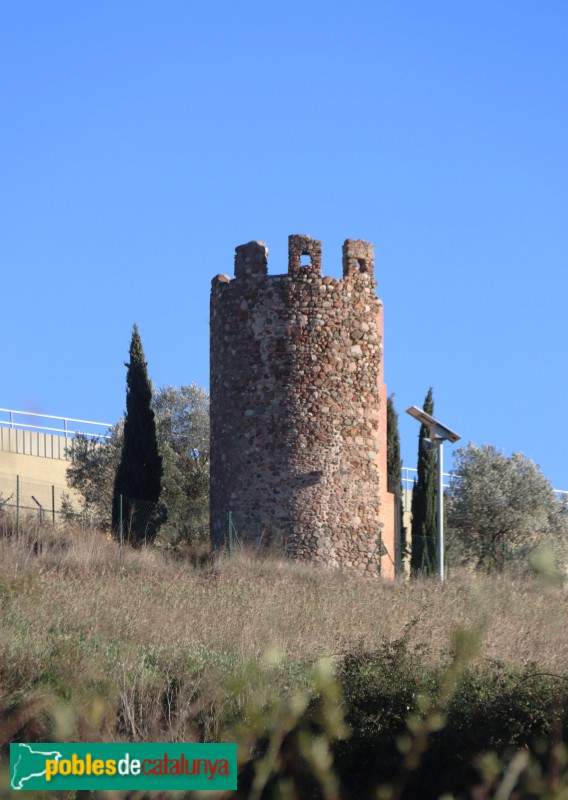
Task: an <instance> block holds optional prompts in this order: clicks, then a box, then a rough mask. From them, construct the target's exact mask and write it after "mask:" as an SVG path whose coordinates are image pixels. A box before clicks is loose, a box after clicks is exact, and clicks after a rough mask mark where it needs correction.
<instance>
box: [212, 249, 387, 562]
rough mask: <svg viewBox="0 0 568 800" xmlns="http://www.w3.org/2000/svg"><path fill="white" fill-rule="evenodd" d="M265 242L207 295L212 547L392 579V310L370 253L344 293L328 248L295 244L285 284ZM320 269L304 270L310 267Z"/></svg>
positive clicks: (355, 253)
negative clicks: (261, 548)
mask: <svg viewBox="0 0 568 800" xmlns="http://www.w3.org/2000/svg"><path fill="white" fill-rule="evenodd" d="M267 254H268V249H267V247H266V246H265V245H264V244H263V243H262V242H250V243H249V244H246V245H241V246H240V247H237V248H236V257H235V279H234V280H231V281H227V279H226V276H221V275H219V276H217V277H216V278H215V279H214V280H213V282H212V290H211V534H212V538H213V542H214V544H215V546H217V547H219V546H222V545H223V543H224V541H225V539H226V535H227V523H228V514H229V512H232V517H233V521H234V525H235V528H236V532H237V534H238V537H239V539H240V540H241V541H243V542H255V543H258V542H263V543H266V544H269V543H271V542H274V541H277V542H279V543H280V544H281V545H282V546H283V547H284V549H285V551H286V552H287V554H288V555H290V556H291V557H294V558H302V559H309V560H312V561H316V562H321V563H324V564H328V565H330V566H335V567H341V566H344V567H348V568H351V569H355V570H357V571H359V572H368V573H371V574H382V575H384V576H392V574H393V564H392V559H394V499H393V495H391V494H389V493H388V492H387V474H386V387H385V384H384V380H383V363H382V362H383V358H382V336H383V310H382V304H381V302H380V301H379V300H378V298H377V296H376V293H375V286H376V282H375V279H374V248H373V245H372V244H369V243H368V242H363V241H359V240H352V239H348V240H347V241H346V242H345V244H344V246H343V279H342V280H338V279H335V278H330V277H322V275H321V243H320V242H318V241H316V240H314V239H311V238H310V237H309V236H290V237H289V266H288V274H287V275H268V274H267V261H268V259H267ZM306 255H307V256H309V257H310V258H311V263H310V264H308V265H306V266H302V263H301V258H302V256H306Z"/></svg>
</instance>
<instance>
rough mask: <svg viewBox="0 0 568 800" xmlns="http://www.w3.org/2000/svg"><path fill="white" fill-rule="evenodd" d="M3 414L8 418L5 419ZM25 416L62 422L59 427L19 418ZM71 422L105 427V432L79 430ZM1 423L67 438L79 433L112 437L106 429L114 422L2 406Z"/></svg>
mask: <svg viewBox="0 0 568 800" xmlns="http://www.w3.org/2000/svg"><path fill="white" fill-rule="evenodd" d="M3 416H4V417H7V418H4V419H3V418H2V417H3ZM23 417H33V418H34V421H35V420H38V421H39V420H57V421H58V422H60V423H62V424H61V425H60V426H59V427H53V424H50V425H34V424H33V423H31V422H27V421H23V422H19V421H18V419H19V418H23ZM69 423H80V424H81V425H89V426H92V427H94V428H99V429H100V428H104V429H105V433H102V432H100V431H89V430H79V429H78V428H75V427H73V426H70V425H69ZM0 425H2V426H3V427H6V428H12V429H19V428H22V429H25V430H34V431H41V432H43V433H56V434H58V435H59V436H65V438H66V439H68V438H70V437H74V436H77V434H79V433H80V434H83V436H87V437H90V438H93V439H99V438H100V439H110V436H109V435H108V434H106V431H107V430H108V429H109V428H111V427H112V423H110V422H94V421H93V420H89V419H75V418H74V417H56V416H53V415H52V414H38V413H36V412H35V411H16V410H15V409H13V408H0Z"/></svg>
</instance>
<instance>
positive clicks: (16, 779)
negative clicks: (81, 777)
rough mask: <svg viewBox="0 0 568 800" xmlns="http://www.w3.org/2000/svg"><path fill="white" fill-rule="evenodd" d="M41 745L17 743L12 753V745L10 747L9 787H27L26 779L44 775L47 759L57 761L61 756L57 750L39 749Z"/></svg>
mask: <svg viewBox="0 0 568 800" xmlns="http://www.w3.org/2000/svg"><path fill="white" fill-rule="evenodd" d="M40 747H41V745H37V746H36V747H35V749H34V748H32V747H30V745H29V744H18V745H17V748H18V749H17V750H16V752H15V753H14V745H12V746H11V748H10V787H11V788H12V789H27V786H26V781H29V780H31V779H32V778H43V777H44V776H45V771H46V767H45V762H46V760H47V759H52V760H54V761H59V759H60V758H62V755H61V753H59V752H58V751H57V750H40V749H39V748H40Z"/></svg>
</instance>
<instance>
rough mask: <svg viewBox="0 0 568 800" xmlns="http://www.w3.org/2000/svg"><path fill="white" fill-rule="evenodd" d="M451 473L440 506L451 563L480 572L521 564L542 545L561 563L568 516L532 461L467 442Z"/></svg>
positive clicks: (456, 455)
mask: <svg viewBox="0 0 568 800" xmlns="http://www.w3.org/2000/svg"><path fill="white" fill-rule="evenodd" d="M453 473H454V477H453V479H452V481H451V484H450V488H449V489H448V490H447V492H446V503H445V507H446V516H447V542H448V550H449V556H450V560H451V561H453V562H454V563H456V562H461V563H462V564H465V565H469V566H473V567H475V568H477V569H484V570H502V569H503V568H504V567H505V566H525V565H528V563H529V556H530V554H531V551H533V550H535V549H536V548H537V547H538V546H540V545H545V544H546V545H549V546H550V547H551V548H552V549H553V550H554V552H555V554H556V556H557V560H558V561H559V562H564V561H565V552H564V547H565V542H566V534H567V533H568V526H567V524H566V523H567V520H568V515H567V514H566V509H565V507H564V506H563V505H562V504H561V503H560V502H559V501H558V500H557V499H556V496H555V494H554V490H553V488H552V485H551V483H550V481H549V480H547V478H545V477H544V475H543V474H542V472H541V471H540V468H539V467H538V466H537V465H536V464H535V463H534V462H533V461H531V460H530V459H529V458H526V457H525V456H524V455H523V454H522V453H513V455H512V456H510V457H508V456H505V455H504V454H503V453H501V452H499V451H498V450H497V449H496V448H495V447H493V446H491V445H482V446H481V447H477V446H475V445H473V444H469V445H468V446H467V447H465V448H460V449H459V450H457V451H456V454H455V462H454V469H453Z"/></svg>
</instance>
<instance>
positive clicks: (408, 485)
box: [401, 467, 568, 496]
mask: <svg viewBox="0 0 568 800" xmlns="http://www.w3.org/2000/svg"><path fill="white" fill-rule="evenodd" d="M443 475H444V489H448V488H449V486H450V483H451V482H452V481H455V480H459V478H460V476H459V475H454V474H453V472H444V473H443ZM417 476H418V470H417V469H416V467H403V468H402V478H401V482H402V488H403V489H404V490H406V491H409V492H411V491H412V487H413V485H414V480H415V478H416V477H417ZM552 491H553V492H554V494H556V495H567V496H568V490H566V489H553V490H552Z"/></svg>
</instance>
